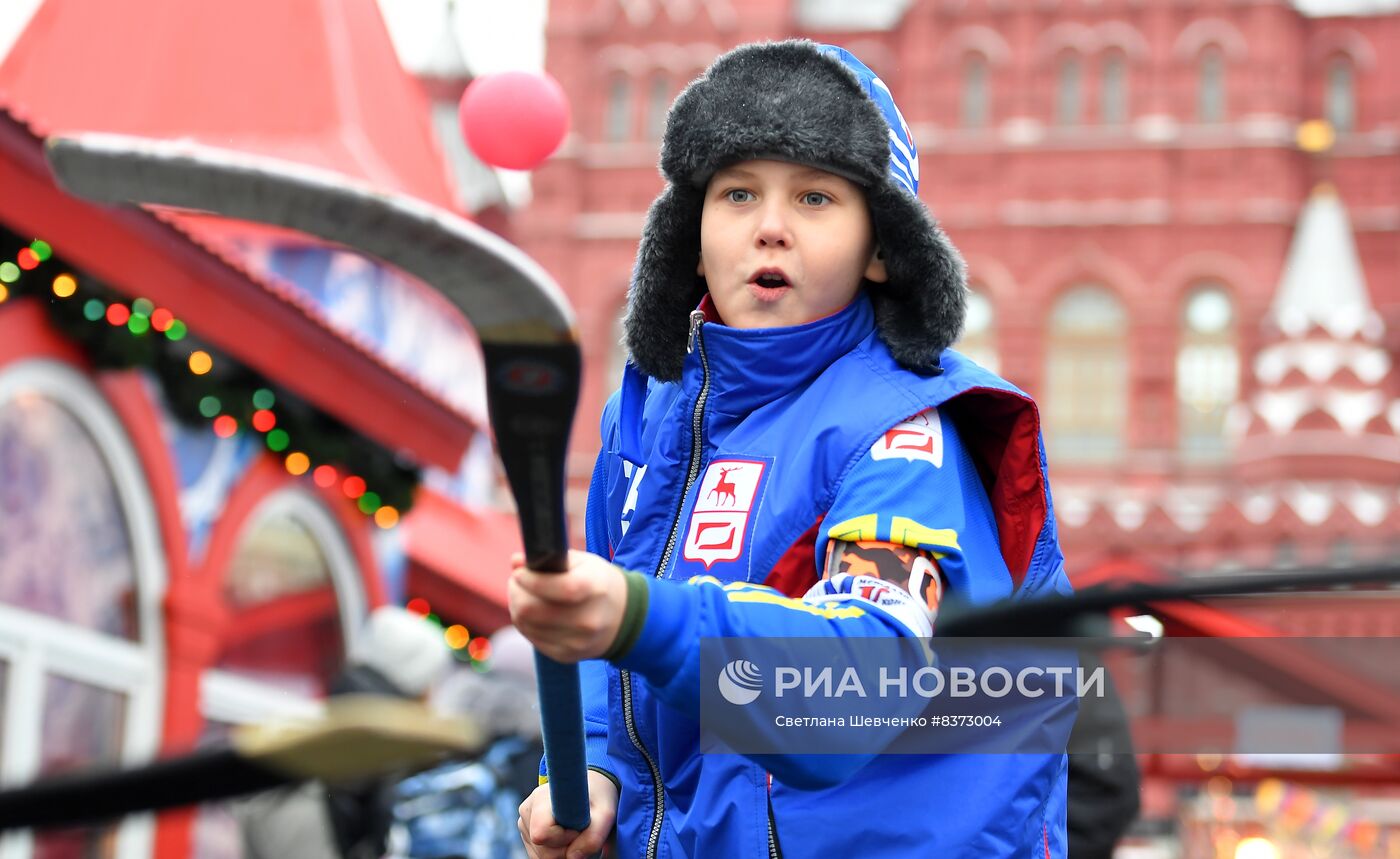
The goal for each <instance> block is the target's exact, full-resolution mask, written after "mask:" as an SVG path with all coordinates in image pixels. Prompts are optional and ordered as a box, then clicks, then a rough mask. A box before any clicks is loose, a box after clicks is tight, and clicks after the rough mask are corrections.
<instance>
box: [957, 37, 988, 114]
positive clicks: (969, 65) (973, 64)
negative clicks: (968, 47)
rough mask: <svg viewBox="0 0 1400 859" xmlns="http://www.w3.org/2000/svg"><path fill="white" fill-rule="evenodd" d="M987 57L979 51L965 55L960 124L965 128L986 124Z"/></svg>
mask: <svg viewBox="0 0 1400 859" xmlns="http://www.w3.org/2000/svg"><path fill="white" fill-rule="evenodd" d="M988 102H989V98H988V83H987V58H986V57H984V56H982V55H981V54H979V53H971V54H968V55H967V59H966V60H965V61H964V62H963V78H962V124H963V126H964V127H965V128H981V127H982V126H984V125H986V124H987V120H988V118H989V116H990V114H991V111H990V110H989V105H988Z"/></svg>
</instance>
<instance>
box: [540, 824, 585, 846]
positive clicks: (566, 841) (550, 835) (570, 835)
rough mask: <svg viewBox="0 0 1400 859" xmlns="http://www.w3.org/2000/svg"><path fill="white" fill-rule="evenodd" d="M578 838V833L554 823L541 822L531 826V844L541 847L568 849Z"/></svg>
mask: <svg viewBox="0 0 1400 859" xmlns="http://www.w3.org/2000/svg"><path fill="white" fill-rule="evenodd" d="M577 837H578V833H577V832H575V831H574V830H572V829H565V828H564V827H562V826H560V825H559V824H557V823H554V822H553V821H549V822H546V821H543V820H540V821H534V822H531V824H530V842H531V843H532V844H538V845H539V846H541V847H568V846H569V845H570V844H572V843H573V841H574V839H575V838H577Z"/></svg>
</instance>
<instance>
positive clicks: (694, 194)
mask: <svg viewBox="0 0 1400 859" xmlns="http://www.w3.org/2000/svg"><path fill="white" fill-rule="evenodd" d="M703 203H704V192H702V191H700V190H698V189H694V188H690V187H686V186H680V185H676V184H674V183H673V184H671V185H668V186H667V187H666V190H665V191H663V192H662V193H661V196H659V197H657V198H656V200H655V201H653V202H652V204H651V210H650V211H649V212H648V213H647V222H646V227H645V228H644V229H643V230H642V241H641V244H640V246H639V247H638V249H637V263H636V266H635V267H634V268H633V270H632V287H631V291H630V293H629V295H628V297H627V317H626V318H625V319H624V320H623V340H624V342H625V344H626V346H627V351H628V353H629V354H630V356H631V360H632V363H633V364H635V365H636V366H637V368H638V369H639V370H641V371H642V372H643V373H646V374H647V375H648V376H651V377H652V378H653V379H657V380H658V381H663V382H671V381H675V380H677V379H679V378H680V377H681V364H682V363H683V362H684V361H685V347H686V341H687V339H688V338H689V334H690V312H691V311H692V310H694V309H695V306H696V305H698V304H699V303H700V299H701V298H702V297H704V295H705V281H704V279H703V278H701V277H700V276H699V275H697V274H696V273H695V269H696V266H697V265H698V264H699V262H700V214H701V209H702V207H703Z"/></svg>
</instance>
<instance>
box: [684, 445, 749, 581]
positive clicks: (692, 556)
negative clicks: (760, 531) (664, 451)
mask: <svg viewBox="0 0 1400 859" xmlns="http://www.w3.org/2000/svg"><path fill="white" fill-rule="evenodd" d="M765 467H766V463H763V462H758V461H755V460H749V459H717V460H715V461H714V462H712V463H710V467H709V468H707V469H706V470H705V474H704V476H703V477H702V478H701V479H700V489H699V494H697V495H696V497H695V507H694V509H693V510H692V511H691V514H690V527H689V529H688V530H687V531H686V535H685V552H684V556H683V557H684V558H685V559H686V560H687V561H700V562H701V563H703V564H704V565H705V569H707V570H708V569H709V568H710V567H711V566H713V565H714V564H716V563H719V562H720V561H734V560H738V558H739V557H740V556H742V555H743V554H744V531H745V530H746V529H747V528H748V524H749V514H750V513H751V512H752V511H753V506H754V497H755V496H756V495H757V494H758V484H759V481H760V480H761V479H762V478H763V469H764V468H765Z"/></svg>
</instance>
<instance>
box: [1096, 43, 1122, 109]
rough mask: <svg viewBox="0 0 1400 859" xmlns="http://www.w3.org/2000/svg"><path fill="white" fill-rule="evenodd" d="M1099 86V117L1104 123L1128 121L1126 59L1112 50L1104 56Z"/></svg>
mask: <svg viewBox="0 0 1400 859" xmlns="http://www.w3.org/2000/svg"><path fill="white" fill-rule="evenodd" d="M1102 73H1103V80H1102V81H1101V82H1100V86H1099V118H1100V119H1101V120H1102V121H1103V123H1104V124H1105V125H1121V124H1123V123H1125V122H1127V121H1128V60H1127V58H1126V57H1124V56H1123V55H1122V54H1121V53H1118V52H1116V51H1115V52H1113V53H1110V54H1108V56H1106V57H1104V61H1103V67H1102Z"/></svg>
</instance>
